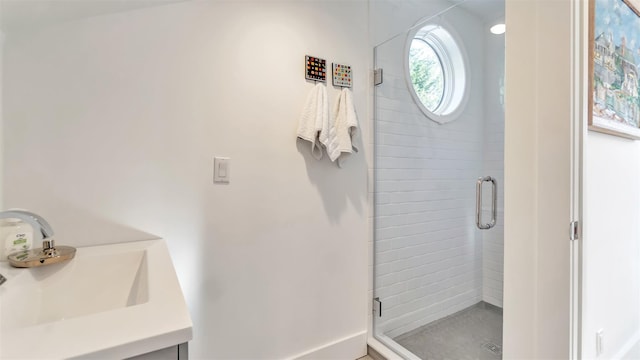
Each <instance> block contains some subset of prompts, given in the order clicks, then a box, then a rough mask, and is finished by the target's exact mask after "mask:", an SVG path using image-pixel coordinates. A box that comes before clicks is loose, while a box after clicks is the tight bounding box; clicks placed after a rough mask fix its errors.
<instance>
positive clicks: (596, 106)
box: [588, 0, 640, 140]
mask: <svg viewBox="0 0 640 360" xmlns="http://www.w3.org/2000/svg"><path fill="white" fill-rule="evenodd" d="M639 10H640V0H590V1H589V105H588V106H589V108H588V113H589V115H588V119H589V130H592V131H597V132H602V133H606V134H610V135H616V136H621V137H625V138H629V139H634V140H638V139H640V76H639V74H640V66H639V65H640V11H639Z"/></svg>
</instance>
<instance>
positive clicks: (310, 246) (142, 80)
mask: <svg viewBox="0 0 640 360" xmlns="http://www.w3.org/2000/svg"><path fill="white" fill-rule="evenodd" d="M368 40H369V37H368V33H367V3H366V2H364V1H345V2H339V3H338V2H333V1H314V2H306V1H286V2H282V1H242V2H239V1H236V2H231V1H188V2H179V3H175V4H171V5H165V6H158V7H154V8H148V9H140V10H135V11H129V12H122V13H116V14H110V15H105V16H96V17H91V18H86V19H83V20H78V21H69V22H66V23H63V24H59V25H56V26H51V27H49V28H46V29H43V30H42V31H37V32H31V33H26V32H25V33H11V34H8V36H7V41H6V44H5V45H6V47H5V54H4V59H5V62H4V64H3V70H4V74H5V77H4V79H3V80H4V83H3V85H4V90H5V91H4V93H3V101H4V104H3V105H4V108H3V115H4V120H5V124H4V125H5V126H4V134H3V135H4V136H3V140H4V142H5V149H6V151H5V152H3V160H4V162H5V174H4V175H5V176H4V183H3V190H4V194H5V200H6V202H5V205H6V206H7V207H23V208H28V209H31V210H33V211H35V212H37V213H40V214H42V215H43V216H45V217H46V218H47V219H48V220H49V221H50V223H51V224H52V225H53V226H54V227H55V229H56V233H57V240H58V242H59V243H60V244H65V245H74V246H86V245H95V244H103V243H110V242H122V241H133V240H140V239H145V238H150V237H162V238H165V239H166V240H167V242H168V245H169V248H170V251H171V254H172V257H173V261H174V264H175V266H176V270H177V272H178V276H179V278H180V281H181V284H182V287H183V289H184V292H185V295H186V298H187V302H188V305H189V308H190V311H191V316H192V319H193V322H194V340H193V341H192V343H191V344H190V355H191V358H193V359H201V358H220V359H232V358H237V359H240V358H244V359H275V358H290V357H299V356H309V357H313V356H314V354H315V355H317V356H320V355H321V357H324V358H351V359H355V358H357V357H359V356H362V355H364V354H365V352H366V347H365V339H366V318H367V314H366V310H367V303H368V301H367V299H366V298H365V296H366V293H367V289H366V286H367V283H366V281H365V280H364V279H366V276H367V247H366V245H367V240H368V234H369V233H368V228H367V224H368V222H367V216H368V211H367V208H368V207H367V188H366V184H367V163H366V158H367V151H369V149H367V148H364V147H362V146H360V148H361V152H360V153H358V154H357V155H355V156H352V157H351V158H350V159H348V160H347V161H346V163H345V165H344V167H343V168H342V169H340V168H338V167H336V166H335V165H334V164H331V163H330V162H329V161H328V159H326V158H325V159H323V160H322V161H316V160H314V159H313V158H312V157H311V155H310V149H309V144H307V143H300V142H296V134H295V133H296V128H297V122H298V117H299V115H300V113H301V109H302V106H303V103H304V101H305V98H306V96H307V93H308V92H309V91H310V90H311V89H312V87H313V84H312V83H309V82H307V81H305V80H304V76H303V74H304V55H305V54H310V55H315V56H320V57H324V58H325V59H327V61H328V62H329V66H330V62H331V61H335V62H342V63H346V64H350V65H351V66H352V67H353V71H354V88H353V91H354V99H355V104H356V107H357V111H358V115H359V117H360V124H361V128H362V129H361V131H360V133H361V134H362V135H363V138H362V139H361V140H360V141H359V145H361V144H366V143H368V142H369V139H368V138H367V135H368V134H369V131H368V128H367V126H368V123H367V121H366V119H367V118H368V115H369V114H368V111H367V109H368V108H367V105H368V101H367V95H368V94H369V89H370V88H369V83H368V80H369V78H368V74H369V70H370V68H371V49H370V46H369V42H368ZM338 91H339V89H334V88H333V87H331V86H329V100H330V102H331V104H332V105H333V103H334V101H335V98H336V96H337V95H338ZM214 156H228V157H230V158H231V166H230V180H231V182H230V184H228V185H219V184H213V181H212V180H213V157H214Z"/></svg>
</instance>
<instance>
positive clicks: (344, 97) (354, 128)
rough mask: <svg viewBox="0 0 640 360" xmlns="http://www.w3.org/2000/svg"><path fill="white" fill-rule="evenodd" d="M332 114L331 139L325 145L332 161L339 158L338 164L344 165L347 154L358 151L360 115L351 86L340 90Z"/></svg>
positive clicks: (330, 121) (330, 122) (330, 123)
mask: <svg viewBox="0 0 640 360" xmlns="http://www.w3.org/2000/svg"><path fill="white" fill-rule="evenodd" d="M332 115H333V116H332V117H331V118H330V120H329V139H328V141H327V143H326V144H325V146H326V147H327V154H328V155H329V158H330V159H331V161H336V159H337V160H338V166H340V167H342V160H343V159H344V158H345V157H346V155H348V154H351V153H354V152H356V153H357V152H358V149H357V148H356V147H355V146H354V139H355V138H356V136H357V134H358V117H357V115H356V109H355V107H354V105H353V95H352V94H351V90H349V88H344V89H342V91H341V92H340V96H339V97H338V101H337V102H336V104H335V106H334V107H333V114H332Z"/></svg>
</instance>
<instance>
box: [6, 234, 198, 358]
mask: <svg viewBox="0 0 640 360" xmlns="http://www.w3.org/2000/svg"><path fill="white" fill-rule="evenodd" d="M0 274H2V275H4V276H5V277H6V278H7V282H5V283H4V284H3V285H1V286H0V358H2V359H5V358H7V359H20V358H31V359H33V358H37V359H68V358H87V357H90V358H109V359H116V358H117V359H122V358H127V357H131V356H136V355H140V354H144V353H147V352H151V351H155V350H159V349H162V348H166V347H169V346H173V345H177V344H181V343H184V342H187V341H190V340H191V339H192V337H193V334H192V327H193V325H192V322H191V318H190V316H189V312H188V309H187V305H186V303H185V300H184V297H183V295H182V291H181V288H180V284H179V283H178V278H177V276H176V273H175V270H174V267H173V263H172V262H171V257H170V256H169V250H168V248H167V245H166V243H165V241H164V240H161V239H159V240H147V241H138V242H130V243H121V244H114V245H104V246H92V247H84V248H78V250H77V253H76V257H75V258H74V259H73V260H71V261H68V262H65V263H60V264H54V265H47V266H41V267H37V268H29V269H16V268H12V267H11V266H10V265H9V263H8V262H0Z"/></svg>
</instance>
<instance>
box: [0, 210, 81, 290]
mask: <svg viewBox="0 0 640 360" xmlns="http://www.w3.org/2000/svg"><path fill="white" fill-rule="evenodd" d="M10 218H15V219H20V220H23V221H24V222H26V223H28V224H29V225H31V226H32V227H33V231H35V232H39V233H41V234H42V249H33V250H23V251H18V252H15V253H12V254H9V256H8V259H9V263H10V264H11V265H12V266H15V267H34V266H41V265H49V264H55V263H58V262H61V261H65V260H71V259H73V257H74V256H75V254H76V249H75V248H72V247H70V246H58V247H56V246H55V242H54V240H53V228H52V227H51V225H49V223H48V222H47V220H45V219H44V218H43V217H42V216H40V215H37V214H34V213H32V212H29V211H23V210H9V211H1V212H0V219H10ZM1 283H2V280H0V284H1Z"/></svg>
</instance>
